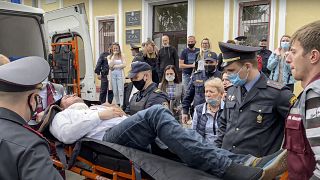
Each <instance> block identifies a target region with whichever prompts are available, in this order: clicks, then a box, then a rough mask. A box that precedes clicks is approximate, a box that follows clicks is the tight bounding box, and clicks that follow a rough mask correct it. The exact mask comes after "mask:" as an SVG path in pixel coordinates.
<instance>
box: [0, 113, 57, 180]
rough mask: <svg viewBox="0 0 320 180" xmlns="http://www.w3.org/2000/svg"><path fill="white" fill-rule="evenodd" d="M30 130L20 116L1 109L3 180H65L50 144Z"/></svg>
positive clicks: (0, 162)
mask: <svg viewBox="0 0 320 180" xmlns="http://www.w3.org/2000/svg"><path fill="white" fill-rule="evenodd" d="M29 128H30V127H29V126H28V124H27V122H26V121H25V120H23V119H22V117H20V116H19V115H18V114H16V113H15V112H13V111H11V110H9V109H6V108H0V154H1V156H0V164H1V168H0V179H39V180H42V179H46V180H57V179H61V180H62V177H61V176H60V174H59V173H58V171H57V170H56V169H55V168H54V167H53V164H52V160H51V158H50V154H49V146H48V143H47V142H46V140H45V139H44V138H42V137H41V135H38V134H37V133H36V132H33V130H31V129H29Z"/></svg>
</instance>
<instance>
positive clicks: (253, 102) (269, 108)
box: [216, 73, 293, 157]
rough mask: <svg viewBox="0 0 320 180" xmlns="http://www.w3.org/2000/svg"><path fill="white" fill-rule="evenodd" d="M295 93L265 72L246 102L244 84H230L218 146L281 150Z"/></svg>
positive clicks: (264, 151)
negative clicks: (243, 97) (242, 85)
mask: <svg viewBox="0 0 320 180" xmlns="http://www.w3.org/2000/svg"><path fill="white" fill-rule="evenodd" d="M292 96H293V94H292V93H291V91H290V90H289V88H288V87H286V86H283V85H281V84H279V83H277V82H274V81H271V80H268V79H267V77H266V76H265V75H264V74H262V73H261V77H260V79H259V80H258V81H257V82H256V84H255V85H254V86H253V87H252V89H251V90H250V91H249V92H247V95H246V97H245V99H244V100H243V102H241V87H236V86H232V87H230V88H229V89H228V91H227V96H226V100H225V106H224V109H223V113H222V115H221V116H220V119H219V122H220V127H219V131H218V139H217V140H216V143H217V146H218V147H222V148H223V149H226V150H228V151H231V152H233V153H236V154H251V155H254V156H256V157H262V156H266V155H269V154H272V153H274V152H276V151H278V150H279V149H280V147H281V144H282V141H283V136H284V123H285V118H286V116H287V113H288V111H289V107H290V103H289V101H290V99H291V97H292Z"/></svg>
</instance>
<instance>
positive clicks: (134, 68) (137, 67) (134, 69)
mask: <svg viewBox="0 0 320 180" xmlns="http://www.w3.org/2000/svg"><path fill="white" fill-rule="evenodd" d="M149 70H151V66H150V65H149V64H148V63H145V62H141V61H135V62H133V63H131V71H130V72H129V76H128V77H129V78H130V79H131V78H134V77H135V76H136V75H137V74H138V73H139V72H142V71H149Z"/></svg>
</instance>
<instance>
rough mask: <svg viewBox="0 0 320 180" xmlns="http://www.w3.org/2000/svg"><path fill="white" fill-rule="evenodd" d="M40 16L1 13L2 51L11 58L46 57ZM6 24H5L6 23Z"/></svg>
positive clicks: (0, 37) (0, 51) (0, 42)
mask: <svg viewBox="0 0 320 180" xmlns="http://www.w3.org/2000/svg"><path fill="white" fill-rule="evenodd" d="M39 22H40V17H39V18H36V16H34V17H33V16H28V15H24V16H21V15H12V14H9V15H6V14H0V24H1V25H2V26H1V28H0V39H1V41H0V53H1V54H4V55H6V56H8V57H9V58H10V59H11V57H12V59H16V58H19V57H24V56H40V57H45V51H44V50H45V46H44V39H42V36H41V34H42V30H41V24H40V23H39ZM4 24H5V25H4Z"/></svg>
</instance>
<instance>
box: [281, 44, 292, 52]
mask: <svg viewBox="0 0 320 180" xmlns="http://www.w3.org/2000/svg"><path fill="white" fill-rule="evenodd" d="M280 45H281V48H282V49H284V50H286V51H287V50H289V48H290V43H289V42H281V44H280Z"/></svg>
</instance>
